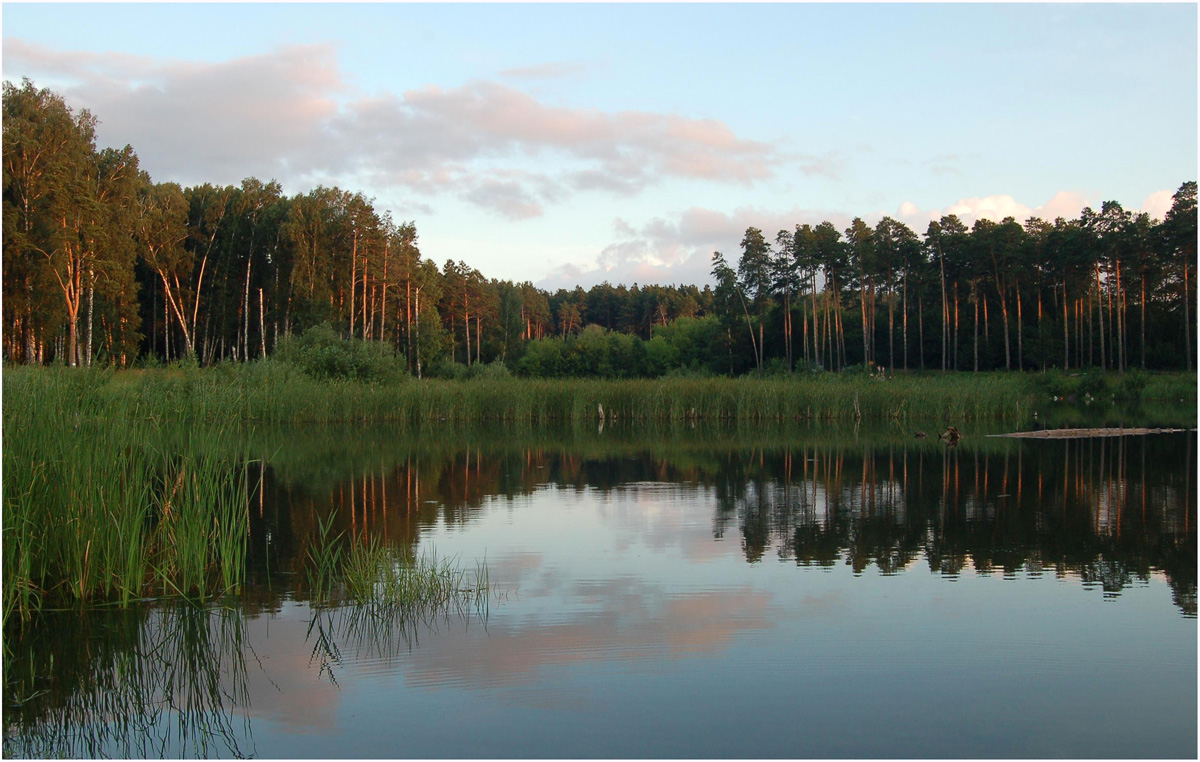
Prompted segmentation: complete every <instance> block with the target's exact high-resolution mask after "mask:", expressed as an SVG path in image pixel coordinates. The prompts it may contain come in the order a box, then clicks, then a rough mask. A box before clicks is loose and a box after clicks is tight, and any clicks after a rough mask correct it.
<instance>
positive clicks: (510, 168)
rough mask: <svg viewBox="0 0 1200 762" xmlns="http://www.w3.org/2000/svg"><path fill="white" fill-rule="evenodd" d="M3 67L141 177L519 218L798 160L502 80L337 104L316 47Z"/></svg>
mask: <svg viewBox="0 0 1200 762" xmlns="http://www.w3.org/2000/svg"><path fill="white" fill-rule="evenodd" d="M4 63H5V69H6V72H9V73H12V72H20V73H25V74H29V75H31V76H32V77H33V78H34V79H35V81H37V79H38V78H49V79H50V80H51V81H53V82H55V83H56V85H57V83H61V82H66V83H68V84H67V86H66V87H65V88H60V87H57V86H56V89H60V92H62V93H63V95H64V97H66V98H67V100H68V102H69V103H71V104H73V105H76V106H83V107H87V108H90V109H91V110H92V111H93V113H95V114H96V116H98V117H99V118H100V120H101V125H100V130H99V137H100V139H101V141H102V142H105V143H107V144H113V145H123V144H125V143H129V144H132V145H133V146H135V148H136V149H137V150H138V153H139V156H140V157H141V158H142V162H143V166H145V167H146V168H147V169H148V171H150V172H151V174H152V175H153V176H155V177H156V179H170V180H176V181H180V182H184V183H194V182H237V181H238V180H240V179H241V178H242V177H244V176H246V175H250V174H253V175H258V176H263V177H276V178H278V179H281V180H282V181H284V182H285V183H289V182H290V183H292V184H295V185H300V186H301V187H303V186H305V185H311V184H314V183H315V182H326V183H329V182H334V183H336V182H342V181H345V180H346V179H347V178H355V181H361V180H363V179H365V180H368V181H370V182H372V183H374V184H375V187H376V190H386V189H395V190H400V189H403V190H407V191H417V192H420V193H425V194H436V193H446V192H449V193H454V194H457V195H459V196H461V197H462V198H464V199H466V200H467V201H469V202H471V203H475V204H478V205H480V206H482V207H484V208H487V209H490V210H492V211H495V212H497V213H498V214H501V215H503V216H506V217H508V218H510V219H524V218H528V217H533V216H537V215H538V214H540V213H541V210H542V209H543V208H544V207H545V206H546V205H547V204H552V203H556V202H559V201H561V200H563V199H565V198H566V196H567V192H568V191H599V192H604V193H614V194H618V195H631V194H636V193H638V192H640V191H641V190H642V189H644V188H645V187H647V186H648V185H651V184H655V183H659V182H662V181H664V180H667V179H671V178H682V179H688V180H694V179H700V180H707V181H711V182H715V183H733V184H741V185H749V184H753V183H756V182H760V181H764V180H768V179H770V178H772V177H773V176H774V174H775V170H776V168H777V167H779V166H782V165H784V164H786V163H788V162H791V161H801V162H808V163H810V164H811V162H812V160H811V157H799V158H796V157H789V156H785V155H783V154H780V153H779V152H778V151H777V150H776V149H775V147H774V146H772V145H770V144H768V143H764V142H761V141H757V140H750V139H747V138H744V137H741V136H739V135H737V134H735V133H734V132H733V130H731V129H730V128H729V126H728V125H726V124H725V123H723V122H721V121H719V120H715V119H696V118H691V117H685V116H680V115H678V114H670V113H652V112H645V111H614V112H607V111H602V110H599V109H589V108H575V107H565V106H559V105H554V104H550V103H546V102H544V101H542V100H539V99H538V98H536V97H534V96H533V95H531V94H529V93H527V92H524V91H522V90H520V89H517V88H515V87H512V86H510V85H507V84H504V83H501V82H491V81H474V82H469V83H467V84H464V85H462V86H459V87H451V88H443V87H438V86H434V85H430V86H426V87H422V88H417V89H413V90H409V91H407V92H404V93H402V94H399V95H397V94H392V93H383V94H377V95H370V96H366V95H360V96H358V97H355V98H353V99H348V96H350V95H351V91H350V88H349V87H348V86H347V84H346V83H345V81H344V79H343V76H342V73H341V71H340V69H339V67H338V62H337V55H336V50H335V48H333V47H332V46H328V45H293V46H286V47H281V48H278V49H276V50H273V51H271V52H268V53H264V54H261V55H254V56H244V57H240V58H234V59H229V60H226V61H219V62H215V63H212V62H195V61H180V60H175V59H151V58H146V57H138V56H129V55H124V54H119V53H100V54H97V53H84V52H75V51H57V50H52V49H49V48H45V47H41V46H36V45H32V44H30V43H27V42H25V41H23V40H20V39H11V38H10V39H8V40H5V60H4ZM577 68H578V65H575V64H544V65H541V66H536V67H526V68H524V69H511V70H508V71H507V74H508V75H510V76H522V77H539V76H540V77H544V76H560V75H562V74H565V73H570V72H572V71H575V70H577ZM531 157H533V158H543V159H550V160H552V161H553V166H554V167H555V169H554V176H545V175H542V176H539V175H536V174H525V175H521V174H520V173H519V172H518V167H521V166H526V165H527V163H528V160H529V159H530V158H531ZM482 162H487V164H488V169H487V170H484V171H481V170H480V168H479V167H480V164H481V163H482ZM818 163H819V162H818ZM802 168H803V169H804V171H809V170H810V169H811V170H812V171H824V170H823V169H822V168H821V167H819V166H816V165H813V166H811V167H809V166H808V165H807V164H806V165H805V167H802Z"/></svg>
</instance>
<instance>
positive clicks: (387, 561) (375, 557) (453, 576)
mask: <svg viewBox="0 0 1200 762" xmlns="http://www.w3.org/2000/svg"><path fill="white" fill-rule="evenodd" d="M314 539H315V541H314V542H313V544H312V545H310V546H309V548H308V551H307V552H308V558H307V579H308V586H309V594H310V595H311V596H312V599H313V601H314V602H315V603H316V604H317V605H320V606H330V605H334V606H337V605H352V606H357V607H366V608H367V609H369V610H370V611H372V612H374V613H377V614H381V615H382V614H389V613H391V612H403V613H404V615H405V617H406V618H408V619H412V620H419V619H422V618H427V617H429V616H433V615H435V614H439V613H440V614H445V613H449V612H456V613H460V614H461V613H467V612H469V611H470V610H475V611H476V612H483V611H486V608H487V603H488V596H489V594H490V589H489V583H488V571H487V564H486V563H483V562H480V563H478V564H477V565H476V568H475V570H474V572H473V573H468V572H467V571H466V570H465V569H463V568H462V567H460V566H458V565H457V564H456V563H454V561H453V560H452V559H439V558H438V557H437V554H436V553H434V552H428V553H425V554H423V555H420V556H410V555H408V554H407V553H405V552H404V551H403V550H400V549H397V548H394V547H392V546H390V545H388V544H386V543H385V542H384V541H383V540H382V539H381V538H380V537H379V536H378V535H371V536H368V537H354V538H347V537H346V536H345V535H343V534H340V533H339V534H334V533H333V530H332V521H328V522H326V521H324V520H318V529H317V536H316V537H315V538H314Z"/></svg>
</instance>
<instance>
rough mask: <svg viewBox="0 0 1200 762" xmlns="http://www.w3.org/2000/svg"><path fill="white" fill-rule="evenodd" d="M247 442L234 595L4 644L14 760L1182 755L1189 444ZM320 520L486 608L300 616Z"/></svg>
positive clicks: (1191, 550)
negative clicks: (403, 553)
mask: <svg viewBox="0 0 1200 762" xmlns="http://www.w3.org/2000/svg"><path fill="white" fill-rule="evenodd" d="M253 447H254V448H255V449H256V450H259V451H261V452H262V453H263V457H264V460H265V463H264V464H263V465H262V466H261V471H260V478H261V482H262V489H261V490H258V491H256V492H255V494H254V497H253V499H252V503H251V506H250V529H251V556H252V559H251V565H252V566H251V572H250V578H251V584H250V585H249V586H248V589H247V591H246V593H245V594H244V595H243V596H241V597H240V598H238V599H235V600H228V601H225V602H223V603H222V605H220V606H214V607H208V608H203V609H198V608H193V607H188V606H181V605H178V604H171V605H166V604H154V603H147V604H146V605H144V606H142V607H139V608H137V609H135V610H132V611H128V612H120V611H111V612H105V611H98V612H92V613H89V614H87V615H86V616H83V617H80V616H79V615H77V614H72V615H69V616H46V617H44V618H43V619H42V620H41V621H40V622H39V623H38V624H37V626H36V627H34V628H33V630H32V632H31V633H28V634H26V635H25V636H23V637H20V638H7V639H6V647H7V648H8V649H9V651H8V653H6V657H5V658H6V662H5V668H6V669H5V672H6V685H5V694H4V701H5V707H4V708H5V741H4V751H5V755H6V756H14V755H16V756H31V755H32V756H59V755H68V756H88V757H91V756H137V757H145V756H151V757H153V756H180V755H187V756H207V757H216V756H235V755H243V756H249V755H253V756H261V757H301V758H312V757H338V758H362V757H456V758H462V757H742V758H744V757H825V758H827V757H981V756H982V757H1063V756H1065V757H1155V758H1161V757H1187V758H1195V756H1196V752H1197V748H1196V738H1197V724H1196V710H1197V700H1196V697H1197V679H1196V678H1197V670H1196V667H1197V665H1196V653H1197V650H1196V646H1197V640H1196V526H1195V522H1196V512H1195V500H1196V474H1195V460H1196V435H1195V433H1194V432H1192V433H1184V434H1174V435H1156V436H1147V437H1122V438H1108V439H1089V440H1074V441H1020V440H1007V439H992V438H987V437H984V436H982V435H979V436H969V437H968V438H967V439H966V440H965V441H964V442H963V443H962V444H961V445H960V446H959V447H957V448H955V449H950V450H947V449H945V448H944V447H942V446H941V445H940V444H938V443H937V442H931V441H928V440H924V441H921V440H914V439H912V438H911V435H909V434H907V433H904V432H900V431H897V430H886V431H879V432H873V433H867V432H853V431H850V430H832V431H820V430H813V429H804V430H798V431H778V432H756V431H752V430H751V431H747V430H738V431H728V430H722V429H710V430H705V429H701V430H665V431H654V430H637V431H627V430H621V429H619V428H616V429H614V428H612V427H610V428H609V430H608V431H601V432H596V431H587V432H580V431H571V432H553V433H550V432H545V433H536V432H535V433H516V434H511V433H506V432H496V431H493V432H471V431H467V432H464V431H444V432H443V431H427V432H424V433H423V434H422V435H421V436H420V437H414V436H413V435H411V434H404V433H402V432H391V431H382V430H372V431H365V432H364V431H361V430H352V431H347V430H329V431H315V432H314V431H307V432H273V433H267V434H262V435H261V436H259V437H258V439H256V440H255V442H254V443H253ZM329 516H332V517H334V518H333V520H334V521H335V524H336V527H337V529H338V530H339V531H344V532H345V533H346V536H347V537H356V538H362V537H365V536H368V535H377V536H379V537H381V538H383V539H385V541H386V542H387V543H388V544H390V545H393V546H396V547H400V548H405V549H408V550H411V551H412V552H414V553H416V554H418V555H419V554H421V553H426V554H429V553H436V554H437V555H438V556H439V557H442V558H446V557H450V558H453V559H455V560H456V562H457V563H459V564H460V565H462V566H464V567H465V568H467V569H474V568H475V565H476V562H477V561H486V567H487V570H488V574H489V582H490V584H491V585H492V587H493V589H494V591H493V594H492V595H491V596H490V598H489V601H488V604H487V606H486V608H484V609H478V610H455V611H450V612H445V613H444V614H441V615H438V616H436V617H432V618H428V619H426V620H424V621H415V622H414V621H406V620H399V619H394V618H393V619H391V620H388V619H386V618H380V617H378V616H372V615H370V614H369V613H367V612H364V611H362V610H361V609H355V608H321V607H316V606H313V605H310V602H309V596H308V594H307V593H306V592H305V590H304V588H303V580H304V579H305V573H304V572H305V563H306V561H305V558H306V552H307V549H308V547H309V546H310V545H311V544H312V543H313V542H314V538H315V536H316V533H317V525H318V521H319V520H320V519H323V518H325V517H329Z"/></svg>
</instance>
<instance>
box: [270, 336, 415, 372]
mask: <svg viewBox="0 0 1200 762" xmlns="http://www.w3.org/2000/svg"><path fill="white" fill-rule="evenodd" d="M274 359H275V360H277V361H279V362H282V363H287V364H289V365H293V366H295V367H296V368H299V369H300V370H301V371H303V372H304V373H305V375H307V376H309V377H310V378H314V379H317V380H326V379H345V380H351V381H370V382H381V383H394V382H397V381H402V380H404V379H405V378H406V377H407V375H408V373H407V371H406V370H405V369H404V362H403V360H402V359H400V358H398V357H397V356H396V354H395V353H394V352H393V351H392V349H391V348H390V347H388V346H385V345H383V344H380V343H379V342H374V341H363V340H362V339H343V338H341V337H339V336H338V335H337V333H336V332H335V331H334V330H333V328H331V327H330V326H329V324H327V323H325V324H321V325H316V326H313V327H312V328H309V329H308V330H307V331H305V332H304V333H303V334H301V335H299V336H289V337H285V338H284V339H281V340H280V342H279V346H278V347H277V348H276V350H275V355H274Z"/></svg>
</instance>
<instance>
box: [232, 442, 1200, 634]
mask: <svg viewBox="0 0 1200 762" xmlns="http://www.w3.org/2000/svg"><path fill="white" fill-rule="evenodd" d="M1194 439H1195V435H1194V434H1190V433H1189V434H1178V435H1156V436H1142V437H1114V438H1099V439H1076V440H1058V441H1040V440H1039V441H1012V440H1004V439H985V438H978V437H977V438H975V440H974V441H973V442H972V441H971V440H968V441H967V442H966V443H964V444H963V445H960V446H959V447H956V448H946V447H943V446H941V445H939V444H937V443H930V442H913V441H907V440H905V439H903V438H899V437H896V436H893V437H892V441H890V442H884V443H883V444H872V443H868V442H869V440H863V441H860V442H858V443H855V442H854V441H853V440H852V439H851V440H850V441H843V442H835V443H832V444H829V443H821V442H813V443H805V442H803V441H799V442H796V443H791V442H787V441H782V442H775V443H772V444H770V445H768V446H754V445H753V444H750V445H744V444H743V445H741V446H736V445H735V446H732V447H731V446H730V443H729V442H726V441H718V442H712V443H706V441H705V440H695V439H692V440H685V441H684V442H681V443H675V444H678V445H679V446H677V447H672V446H671V445H672V444H673V443H670V442H667V443H661V442H660V443H656V444H655V445H653V446H647V444H646V443H645V442H644V441H643V442H640V443H637V442H631V441H622V440H619V439H618V440H616V441H614V442H612V443H611V445H609V447H606V446H605V445H606V442H605V440H604V438H603V437H597V438H595V439H593V440H585V441H584V442H581V443H576V444H577V445H578V446H577V447H574V448H571V447H566V446H559V447H545V446H536V445H535V446H520V443H511V442H508V443H505V442H495V441H492V442H486V441H485V442H482V443H479V444H473V443H469V444H465V445H462V446H461V447H460V448H459V449H453V448H448V449H445V450H443V451H440V452H428V451H424V452H422V451H421V450H419V449H413V450H408V451H402V452H401V455H400V457H396V456H395V454H394V452H395V450H394V449H393V451H392V457H391V458H390V459H389V458H388V457H381V458H380V460H379V461H378V465H377V466H375V467H371V466H370V465H367V464H363V465H362V466H360V467H359V468H355V470H354V472H352V473H350V474H348V475H343V476H342V478H341V479H338V480H331V481H328V482H326V481H323V480H322V479H318V480H316V481H314V480H313V479H312V478H311V474H312V472H311V471H309V472H305V473H303V474H296V473H294V472H293V473H287V472H283V471H280V470H276V469H274V468H270V467H267V468H266V469H265V471H264V474H263V479H262V483H263V490H262V493H261V494H259V495H258V496H257V497H256V498H255V499H256V500H257V501H258V509H259V510H258V518H259V520H258V521H257V522H255V524H254V525H253V528H252V529H253V541H252V551H251V555H252V564H253V568H254V569H255V570H256V572H257V579H258V580H259V581H264V580H267V579H269V578H271V577H273V576H276V575H281V574H282V575H285V576H292V577H294V578H299V577H302V576H303V564H304V559H305V558H306V553H305V552H304V549H305V548H306V547H308V545H309V544H310V543H312V542H313V541H314V537H315V534H316V528H317V522H318V520H319V519H320V518H322V517H325V516H332V517H334V520H335V521H336V522H337V524H336V525H337V529H338V531H342V532H344V533H345V534H346V535H347V536H349V537H354V536H364V535H366V534H368V533H374V534H378V535H381V536H382V537H384V538H385V539H386V541H387V542H388V543H390V544H394V545H396V546H397V547H400V548H402V549H403V550H405V551H407V552H409V553H413V552H416V550H417V548H418V546H419V545H420V543H421V541H422V537H423V536H425V535H428V533H429V532H430V531H431V530H433V529H434V528H436V527H440V528H447V529H455V528H458V529H466V528H467V527H469V526H470V525H471V524H472V522H475V521H477V520H478V519H479V518H480V517H481V516H482V515H483V514H484V513H485V509H486V507H487V506H488V505H491V504H492V503H494V502H495V501H497V500H499V501H501V502H508V503H511V502H512V501H513V499H514V498H516V497H518V496H522V495H530V494H533V493H534V492H535V491H537V490H539V489H542V488H545V487H547V486H554V487H558V488H565V489H572V490H577V491H581V490H591V491H596V492H598V493H600V494H601V495H604V494H609V493H612V492H614V491H621V490H629V489H644V487H645V485H647V484H649V483H658V484H672V485H676V486H679V487H683V488H687V489H693V490H695V499H697V500H706V499H707V498H706V495H707V494H708V493H709V492H710V491H711V492H712V493H713V494H715V501H714V505H715V507H714V512H713V518H712V536H713V537H714V538H716V539H721V538H724V537H726V536H727V535H729V534H730V533H731V532H732V533H736V535H737V536H739V537H740V541H741V544H742V548H743V552H744V555H745V559H746V561H748V562H750V563H757V562H759V561H761V560H763V559H764V558H765V557H766V556H768V555H772V556H774V557H777V558H781V559H787V560H794V561H795V562H796V563H797V564H799V565H801V566H829V565H832V564H835V563H845V564H847V565H849V566H851V567H853V569H854V570H855V571H856V572H862V571H863V570H864V569H866V568H867V567H868V566H874V567H876V568H878V569H879V570H880V571H881V572H882V573H884V574H895V573H898V572H901V571H904V570H906V569H911V568H912V567H913V566H914V565H915V564H918V563H919V562H922V561H923V562H924V563H925V564H927V566H928V568H929V569H930V570H932V571H934V572H936V573H938V574H941V575H944V576H946V577H948V578H954V577H955V576H957V575H958V574H960V573H961V572H962V571H963V570H964V569H967V568H970V569H972V570H973V571H975V572H977V573H982V574H989V573H1000V574H1004V575H1007V576H1012V575H1016V574H1018V573H1023V574H1027V575H1031V576H1036V575H1040V574H1044V573H1053V574H1055V575H1058V576H1060V577H1061V576H1073V577H1077V578H1079V579H1080V580H1082V581H1083V583H1084V584H1085V585H1088V586H1098V587H1100V588H1102V589H1103V591H1104V593H1105V594H1106V595H1117V594H1119V593H1120V591H1121V590H1122V589H1124V588H1125V587H1127V586H1129V585H1130V584H1134V583H1135V582H1145V581H1146V580H1147V579H1148V578H1149V576H1150V574H1151V573H1152V572H1161V573H1163V574H1164V575H1165V577H1166V579H1167V580H1168V582H1169V583H1170V585H1171V590H1172V592H1173V595H1174V599H1175V603H1176V605H1177V606H1178V607H1179V610H1180V611H1181V612H1182V613H1183V614H1185V615H1187V616H1195V614H1196V564H1195V559H1196V532H1195V527H1194V518H1193V516H1192V514H1193V512H1194V510H1195V507H1194V504H1193V503H1194V499H1195V498H1194V494H1195V490H1196V476H1195V474H1194V472H1193V462H1192V461H1193V459H1194V451H1193V446H1194ZM320 473H323V474H327V473H328V472H327V471H322V472H320Z"/></svg>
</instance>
